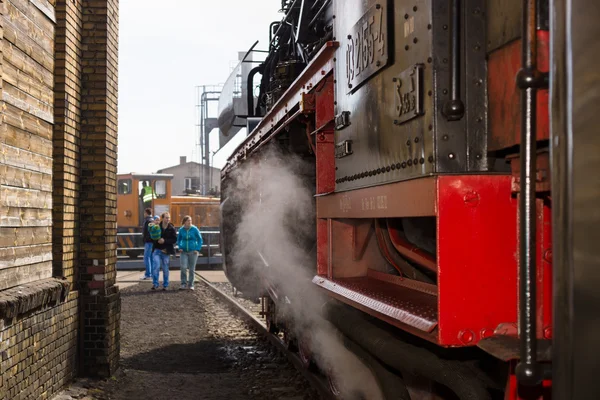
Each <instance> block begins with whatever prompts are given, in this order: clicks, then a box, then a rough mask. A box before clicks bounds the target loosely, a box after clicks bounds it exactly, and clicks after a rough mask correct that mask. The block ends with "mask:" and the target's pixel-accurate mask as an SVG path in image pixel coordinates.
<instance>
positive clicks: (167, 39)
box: [118, 0, 282, 173]
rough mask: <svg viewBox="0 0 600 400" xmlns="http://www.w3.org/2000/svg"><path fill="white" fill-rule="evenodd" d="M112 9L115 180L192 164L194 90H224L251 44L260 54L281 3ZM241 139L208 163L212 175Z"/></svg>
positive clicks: (221, 0)
mask: <svg viewBox="0 0 600 400" xmlns="http://www.w3.org/2000/svg"><path fill="white" fill-rule="evenodd" d="M119 7H120V15H119V24H120V27H119V149H118V151H119V155H118V156H119V160H118V172H119V173H129V172H156V171H157V170H159V169H161V168H166V167H170V166H173V165H176V164H178V163H179V157H180V156H186V157H187V159H188V161H199V155H198V147H197V146H196V144H197V143H198V138H197V137H196V136H197V128H196V124H197V123H198V122H197V121H196V113H195V105H196V97H195V92H196V89H195V87H196V86H201V85H207V86H211V85H218V84H223V83H225V81H226V80H227V78H228V76H229V74H230V72H231V69H232V66H233V65H235V61H236V60H237V59H238V52H245V51H247V50H248V49H249V48H250V46H252V44H253V43H254V42H255V41H256V40H259V41H260V42H259V44H258V46H257V49H260V50H264V49H266V48H267V42H268V37H269V36H268V35H269V24H270V23H271V22H272V21H275V20H280V19H281V17H282V15H281V14H280V13H279V12H278V11H279V8H280V7H281V0H260V1H248V0H213V1H206V0H169V1H168V2H165V1H164V0H160V1H158V0H126V1H121V2H120V4H119ZM215 116H216V115H215ZM217 135H218V131H216V130H215V131H213V132H212V133H211V136H212V137H211V147H212V149H211V150H216V147H215V145H216V143H218V136H217ZM244 135H245V131H244V130H242V131H241V132H240V137H236V138H234V139H232V141H231V142H230V143H229V144H228V145H227V146H225V147H224V148H223V149H222V150H220V151H219V152H218V153H217V154H216V155H215V156H214V158H213V160H214V161H213V162H214V166H215V167H217V168H221V167H222V166H223V165H224V164H225V162H226V159H227V157H228V156H229V154H230V153H231V151H232V150H233V149H234V148H235V147H236V146H237V144H239V143H240V142H241V140H243V137H244Z"/></svg>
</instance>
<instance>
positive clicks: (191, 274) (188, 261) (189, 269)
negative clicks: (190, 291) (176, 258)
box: [180, 251, 198, 287]
mask: <svg viewBox="0 0 600 400" xmlns="http://www.w3.org/2000/svg"><path fill="white" fill-rule="evenodd" d="M196 261H198V253H195V252H193V251H184V252H183V253H181V257H180V263H181V270H180V272H181V284H182V285H186V284H187V285H188V287H192V286H194V278H195V274H196ZM186 273H187V274H186ZM186 275H188V276H187V277H186Z"/></svg>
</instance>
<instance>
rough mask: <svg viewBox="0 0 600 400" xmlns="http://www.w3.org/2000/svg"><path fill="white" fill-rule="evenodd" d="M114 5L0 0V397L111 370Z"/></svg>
mask: <svg viewBox="0 0 600 400" xmlns="http://www.w3.org/2000/svg"><path fill="white" fill-rule="evenodd" d="M117 7H118V2H117V1H116V0H112V1H100V0H95V1H91V0H89V1H84V0H56V1H55V0H0V102H3V104H2V108H1V110H2V122H3V123H2V124H0V355H1V359H2V364H1V366H0V400H5V399H20V398H27V399H30V398H31V399H46V398H50V397H51V396H52V395H53V394H54V393H56V391H58V390H59V389H61V388H62V387H63V386H64V385H66V384H68V383H69V382H70V380H71V379H72V378H73V377H74V376H75V375H76V374H78V373H79V374H81V375H87V376H108V375H111V374H112V373H113V372H114V371H115V369H116V367H117V363H118V358H119V345H118V341H119V322H120V297H119V291H118V289H117V287H116V286H115V279H116V268H115V266H116V158H117V156H116V145H117V42H118V41H117V26H118V16H117V14H118V9H117ZM51 276H54V277H55V278H51ZM81 327H83V329H81Z"/></svg>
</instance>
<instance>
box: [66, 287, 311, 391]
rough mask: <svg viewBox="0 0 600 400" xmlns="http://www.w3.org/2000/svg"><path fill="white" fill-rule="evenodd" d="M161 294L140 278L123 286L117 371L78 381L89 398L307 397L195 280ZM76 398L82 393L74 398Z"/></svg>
mask: <svg viewBox="0 0 600 400" xmlns="http://www.w3.org/2000/svg"><path fill="white" fill-rule="evenodd" d="M177 287H178V282H173V284H172V286H171V288H170V290H168V291H166V292H162V291H159V292H153V291H150V290H149V288H150V284H148V283H140V284H137V285H134V286H131V287H128V288H126V289H124V290H123V291H122V308H121V312H122V315H121V368H120V370H119V372H118V373H117V374H116V376H115V377H113V378H112V379H109V380H107V381H105V382H102V383H98V382H95V383H91V384H90V383H84V382H82V383H80V384H79V385H83V387H85V388H86V393H85V395H88V396H90V397H88V398H93V399H111V400H112V399H114V400H125V399H157V400H162V399H165V400H175V399H177V400H188V399H189V400H192V399H194V400H196V399H212V400H225V399H227V400H237V399H239V400H246V399H267V400H268V399H278V400H313V399H318V397H317V396H316V394H315V393H314V392H313V391H312V389H310V387H309V386H308V383H306V381H305V380H304V378H302V376H301V375H300V374H299V373H298V372H297V371H295V369H294V368H293V367H292V366H291V365H290V364H288V362H287V360H286V359H285V358H284V357H283V356H281V355H279V354H276V353H275V352H274V350H273V349H272V347H271V346H270V344H268V343H267V342H266V341H264V340H263V339H262V338H261V337H259V336H258V335H257V334H256V333H254V332H253V331H252V330H249V329H248V327H247V326H246V325H245V323H243V322H242V321H241V320H240V319H239V318H238V317H235V316H232V315H231V313H230V312H229V311H228V310H227V308H226V307H224V306H223V305H222V304H221V303H219V302H218V301H217V300H216V299H215V298H214V297H213V295H212V293H210V292H209V291H208V288H206V287H205V286H204V285H202V284H200V283H199V284H198V285H197V286H196V291H195V292H190V291H179V290H177V289H176V288H177ZM73 398H82V396H78V397H73Z"/></svg>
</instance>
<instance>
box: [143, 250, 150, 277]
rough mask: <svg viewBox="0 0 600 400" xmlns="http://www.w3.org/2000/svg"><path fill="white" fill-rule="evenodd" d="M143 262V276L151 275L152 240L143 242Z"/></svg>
mask: <svg viewBox="0 0 600 400" xmlns="http://www.w3.org/2000/svg"><path fill="white" fill-rule="evenodd" d="M144 264H145V265H146V273H145V274H144V278H151V277H152V242H150V243H145V244H144Z"/></svg>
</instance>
